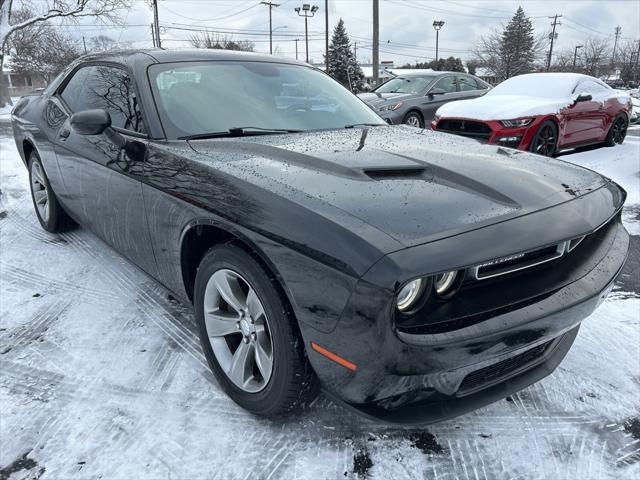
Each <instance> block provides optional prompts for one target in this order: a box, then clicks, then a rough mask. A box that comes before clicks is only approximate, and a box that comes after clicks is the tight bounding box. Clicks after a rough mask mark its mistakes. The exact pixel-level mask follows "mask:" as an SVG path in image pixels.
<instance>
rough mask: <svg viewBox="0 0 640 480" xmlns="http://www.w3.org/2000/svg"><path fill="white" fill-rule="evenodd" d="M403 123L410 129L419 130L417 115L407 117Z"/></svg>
mask: <svg viewBox="0 0 640 480" xmlns="http://www.w3.org/2000/svg"><path fill="white" fill-rule="evenodd" d="M404 123H405V124H406V125H409V126H410V127H416V128H421V126H420V119H419V118H418V116H417V115H409V116H408V117H407V119H406V121H405V122H404Z"/></svg>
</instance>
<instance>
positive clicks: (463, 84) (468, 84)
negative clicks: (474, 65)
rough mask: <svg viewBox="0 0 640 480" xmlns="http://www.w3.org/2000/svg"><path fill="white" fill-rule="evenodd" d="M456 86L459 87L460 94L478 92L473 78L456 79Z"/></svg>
mask: <svg viewBox="0 0 640 480" xmlns="http://www.w3.org/2000/svg"><path fill="white" fill-rule="evenodd" d="M458 85H459V86H460V91H461V92H467V91H469V90H478V84H477V83H476V81H475V80H474V79H473V78H470V77H458Z"/></svg>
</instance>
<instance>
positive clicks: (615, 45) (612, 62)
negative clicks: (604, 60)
mask: <svg viewBox="0 0 640 480" xmlns="http://www.w3.org/2000/svg"><path fill="white" fill-rule="evenodd" d="M620 33H622V27H621V26H620V25H618V26H617V27H616V40H615V41H614V42H613V55H611V66H612V67H613V68H614V69H615V68H616V49H617V48H618V38H619V37H620ZM614 73H615V72H614Z"/></svg>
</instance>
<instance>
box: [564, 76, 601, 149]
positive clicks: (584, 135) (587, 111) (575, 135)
mask: <svg viewBox="0 0 640 480" xmlns="http://www.w3.org/2000/svg"><path fill="white" fill-rule="evenodd" d="M603 90H604V89H603V88H601V87H600V85H598V84H597V83H596V82H594V81H593V80H584V81H582V82H580V83H579V84H578V85H577V86H576V87H575V89H574V90H573V92H572V95H573V96H574V99H577V98H578V96H579V95H582V96H586V95H591V99H590V100H584V101H574V102H573V103H572V104H571V105H569V106H568V107H565V108H564V109H562V111H561V113H562V116H563V117H564V120H565V125H564V134H563V136H562V137H563V142H562V144H563V145H573V144H578V143H589V142H593V141H597V140H598V139H599V138H600V137H601V136H602V135H603V131H604V124H605V99H604V98H603V93H605V92H603Z"/></svg>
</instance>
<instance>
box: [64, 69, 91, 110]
mask: <svg viewBox="0 0 640 480" xmlns="http://www.w3.org/2000/svg"><path fill="white" fill-rule="evenodd" d="M90 68H91V67H84V68H81V69H80V70H78V71H76V73H74V74H73V77H71V80H69V81H68V82H67V84H66V85H65V87H64V89H63V90H62V93H60V96H61V97H62V99H63V100H64V103H66V104H67V106H68V107H69V108H70V109H71V111H72V112H78V111H80V110H82V109H78V100H79V99H80V95H81V94H82V87H83V86H84V82H85V80H86V78H87V73H89V69H90Z"/></svg>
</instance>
